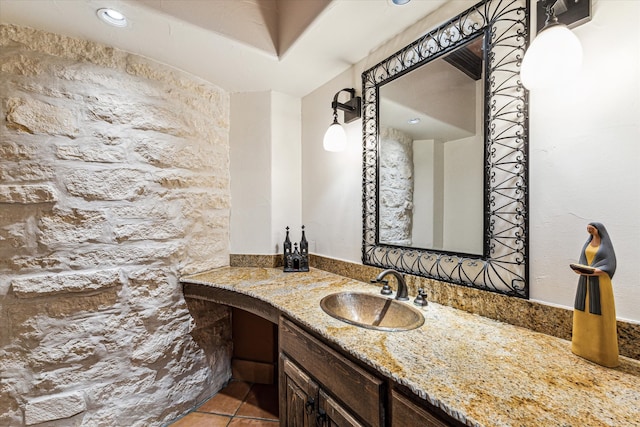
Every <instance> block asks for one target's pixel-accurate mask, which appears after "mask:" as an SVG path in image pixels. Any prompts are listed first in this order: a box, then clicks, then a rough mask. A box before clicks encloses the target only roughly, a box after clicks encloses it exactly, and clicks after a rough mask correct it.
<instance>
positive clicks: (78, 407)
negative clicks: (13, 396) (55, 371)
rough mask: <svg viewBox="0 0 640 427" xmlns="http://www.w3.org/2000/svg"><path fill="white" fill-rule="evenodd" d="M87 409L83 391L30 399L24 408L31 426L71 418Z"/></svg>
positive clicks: (25, 416) (25, 419)
mask: <svg viewBox="0 0 640 427" xmlns="http://www.w3.org/2000/svg"><path fill="white" fill-rule="evenodd" d="M86 410H87V403H86V402H85V400H84V396H83V394H82V392H80V391H76V392H71V393H60V394H55V395H51V396H45V397H38V398H35V399H32V400H29V401H28V402H27V404H26V405H25V409H24V421H25V424H26V425H28V426H31V425H34V424H40V423H44V422H46V421H54V420H61V419H64V418H69V417H72V416H74V415H76V414H79V413H80V412H83V411H86Z"/></svg>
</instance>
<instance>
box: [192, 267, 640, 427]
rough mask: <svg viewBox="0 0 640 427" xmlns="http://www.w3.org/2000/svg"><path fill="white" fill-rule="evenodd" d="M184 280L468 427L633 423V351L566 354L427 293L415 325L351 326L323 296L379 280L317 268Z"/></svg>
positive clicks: (637, 384)
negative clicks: (267, 315)
mask: <svg viewBox="0 0 640 427" xmlns="http://www.w3.org/2000/svg"><path fill="white" fill-rule="evenodd" d="M181 281H182V282H186V283H195V284H201V285H204V286H212V287H216V288H222V289H227V290H232V291H235V292H238V293H240V294H244V295H249V296H251V297H254V298H257V299H259V300H262V301H264V302H267V303H268V304H271V305H273V306H274V307H275V308H277V309H278V310H280V311H281V312H282V313H283V314H286V315H287V316H289V317H290V318H292V319H295V320H296V321H298V322H299V323H301V324H302V325H304V326H305V327H307V328H308V329H310V330H312V331H314V332H316V333H317V334H318V335H320V336H322V337H324V338H326V339H327V340H328V341H330V342H332V343H334V344H335V345H337V346H338V347H340V348H342V349H343V350H344V351H345V352H346V353H349V354H350V355H352V356H353V357H354V358H356V359H358V360H360V361H362V362H363V363H365V364H367V365H369V366H371V367H373V368H374V369H376V370H377V371H378V372H380V373H381V374H382V375H384V376H386V377H389V378H393V379H394V380H396V381H397V382H399V383H401V384H403V385H405V386H407V387H408V388H410V389H411V390H413V392H414V393H416V395H418V396H419V397H421V398H423V399H425V400H427V401H429V402H430V403H431V404H433V405H435V406H437V407H440V408H442V409H443V410H444V411H445V412H447V413H448V414H449V415H451V416H452V417H454V418H456V419H458V420H460V421H462V422H464V423H466V424H467V425H470V426H486V427H489V426H536V427H538V426H545V427H548V426H575V427H578V426H579V427H586V426H598V427H600V426H612V427H613V426H615V427H628V426H640V361H637V360H634V359H629V358H625V357H621V358H620V366H619V367H618V368H615V369H611V368H604V367H601V366H599V365H596V364H594V363H591V362H589V361H586V360H584V359H582V358H580V357H578V356H576V355H574V354H573V353H571V343H570V342H569V341H566V340H562V339H559V338H555V337H551V336H548V335H544V334H541V333H537V332H533V331H530V330H528V329H524V328H520V327H516V326H512V325H509V324H505V323H500V322H497V321H494V320H491V319H487V318H484V317H481V316H477V315H473V314H469V313H467V312H464V311H460V310H456V309H453V308H451V307H447V306H443V305H439V304H436V303H431V302H430V303H429V305H428V306H427V307H426V308H425V309H424V310H422V312H423V314H424V317H425V323H424V325H423V326H422V327H420V328H418V329H414V330H412V331H404V332H381V331H375V330H369V329H364V328H360V327H357V326H352V325H349V324H347V323H344V322H341V321H339V320H337V319H334V318H333V317H331V316H329V315H328V314H326V313H325V312H324V311H322V309H321V308H320V305H319V302H320V300H321V299H322V297H324V296H325V295H328V294H331V293H334V292H339V291H364V292H370V293H375V294H378V292H379V288H378V287H377V286H373V285H371V284H367V283H363V282H359V281H356V280H353V279H349V278H346V277H343V276H338V275H335V274H332V273H328V272H325V271H322V270H317V269H311V271H310V272H308V273H283V272H282V270H280V269H273V268H252V267H223V268H220V269H217V270H212V271H210V272H206V273H201V274H195V275H191V276H188V277H183V278H182V279H181ZM409 304H410V303H409Z"/></svg>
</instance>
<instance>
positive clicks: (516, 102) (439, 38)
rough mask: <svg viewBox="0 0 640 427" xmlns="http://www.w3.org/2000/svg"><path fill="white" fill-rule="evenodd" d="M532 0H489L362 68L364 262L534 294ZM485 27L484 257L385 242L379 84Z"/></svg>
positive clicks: (507, 291) (501, 290)
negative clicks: (527, 77) (528, 63)
mask: <svg viewBox="0 0 640 427" xmlns="http://www.w3.org/2000/svg"><path fill="white" fill-rule="evenodd" d="M528 11H529V0H486V1H483V2H481V3H478V4H477V5H475V6H473V7H472V8H470V9H468V10H467V11H465V12H463V13H461V14H460V15H458V16H457V17H455V18H454V19H452V20H451V21H449V22H447V23H445V24H443V25H441V26H440V27H438V28H436V29H434V30H433V31H431V32H429V33H428V34H426V35H424V36H422V37H421V38H420V39H418V40H416V41H415V42H414V43H412V44H410V45H409V46H407V47H405V48H404V49H402V50H400V51H399V52H397V53H395V54H394V55H392V56H390V57H389V58H387V59H385V60H384V61H382V62H381V63H379V64H377V65H375V66H374V67H372V68H370V69H369V70H367V71H365V72H364V73H363V74H362V88H363V102H364V105H363V121H362V127H363V247H362V261H363V263H364V264H367V265H373V266H378V267H383V268H393V269H396V270H398V271H401V272H404V273H409V274H415V275H419V276H424V277H429V278H433V279H437V280H442V281H445V282H450V283H455V284H459V285H464V286H469V287H474V288H479V289H483V290H488V291H493V292H498V293H502V294H507V295H512V296H517V297H521V298H528V297H529V286H528V265H527V260H528V234H529V233H528V135H529V129H528V110H527V107H528V94H527V92H526V91H525V89H524V88H523V86H522V84H521V82H520V72H519V71H520V64H521V61H522V57H523V56H524V52H525V50H526V46H527V44H528V40H529V31H528V21H529V14H528ZM482 32H484V36H485V46H484V55H485V85H484V87H485V89H484V109H485V111H484V141H485V142H484V145H485V147H484V152H485V154H484V241H483V247H484V249H483V251H484V253H483V254H482V255H481V256H474V255H467V254H457V253H451V252H444V251H434V250H425V249H415V248H406V247H399V246H391V245H385V244H381V243H380V242H379V240H378V224H379V212H378V197H379V192H378V183H379V182H378V181H379V176H378V164H379V148H378V132H379V130H378V123H379V121H378V119H379V117H378V116H379V111H378V108H379V105H378V99H379V89H380V86H381V85H383V84H384V83H386V82H389V81H391V80H393V79H395V78H397V77H399V76H401V75H403V74H405V73H407V72H409V71H411V70H413V69H415V68H417V67H419V66H420V65H422V64H424V63H426V62H428V61H431V60H432V59H435V58H437V57H440V56H442V55H443V54H446V53H447V52H449V51H451V50H453V49H455V48H456V47H457V46H459V45H461V44H464V43H465V42H467V41H468V40H470V39H472V38H474V37H476V36H478V34H480V33H482Z"/></svg>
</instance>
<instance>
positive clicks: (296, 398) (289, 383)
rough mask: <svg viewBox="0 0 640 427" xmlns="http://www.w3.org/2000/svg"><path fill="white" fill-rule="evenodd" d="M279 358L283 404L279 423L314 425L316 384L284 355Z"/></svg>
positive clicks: (291, 426)
mask: <svg viewBox="0 0 640 427" xmlns="http://www.w3.org/2000/svg"><path fill="white" fill-rule="evenodd" d="M281 359H282V360H281V366H282V368H283V372H282V381H281V386H283V387H284V390H283V391H282V393H281V396H282V397H283V398H284V402H282V403H284V405H281V412H280V425H281V426H283V427H316V412H317V407H318V401H317V400H318V385H317V384H316V383H315V382H314V381H313V380H312V379H311V378H309V376H308V375H307V374H305V373H304V372H303V371H302V370H301V369H300V368H298V367H297V366H296V365H295V364H294V363H293V362H291V360H289V359H288V358H287V357H286V356H281ZM283 407H284V413H283V412H282V408H283Z"/></svg>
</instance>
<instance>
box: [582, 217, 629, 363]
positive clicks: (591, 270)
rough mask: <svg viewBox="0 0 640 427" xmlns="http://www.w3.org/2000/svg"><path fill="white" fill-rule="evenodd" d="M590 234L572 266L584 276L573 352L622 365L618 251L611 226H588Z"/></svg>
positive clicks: (590, 358)
mask: <svg viewBox="0 0 640 427" xmlns="http://www.w3.org/2000/svg"><path fill="white" fill-rule="evenodd" d="M587 232H588V233H589V237H588V239H587V241H586V243H585V244H584V246H583V248H582V252H580V259H579V261H578V262H579V264H571V265H570V266H571V269H572V270H573V271H574V272H576V273H577V274H579V275H580V278H579V279H578V290H577V292H576V299H575V304H574V311H573V333H572V337H571V351H572V352H573V353H575V354H577V355H578V356H581V357H584V358H585V359H587V360H590V361H592V362H595V363H597V364H599V365H603V366H607V367H610V368H613V367H615V366H618V331H617V328H616V308H615V302H614V299H613V287H612V285H611V279H612V278H613V274H614V273H615V271H616V254H615V252H614V250H613V245H612V244H611V239H610V238H609V233H608V232H607V229H606V228H605V227H604V225H602V224H601V223H599V222H592V223H589V225H587Z"/></svg>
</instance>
